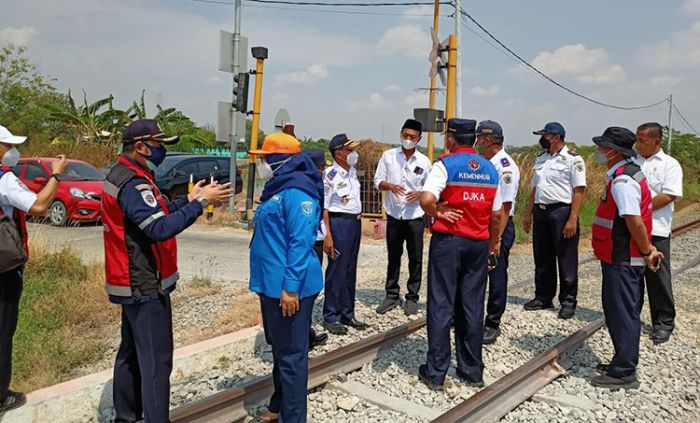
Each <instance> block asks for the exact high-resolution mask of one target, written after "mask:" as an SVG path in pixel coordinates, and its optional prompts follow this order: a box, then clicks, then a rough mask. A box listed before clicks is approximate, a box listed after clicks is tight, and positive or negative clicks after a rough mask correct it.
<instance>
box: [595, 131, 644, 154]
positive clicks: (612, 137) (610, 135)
mask: <svg viewBox="0 0 700 423" xmlns="http://www.w3.org/2000/svg"><path fill="white" fill-rule="evenodd" d="M636 139H637V137H636V136H635V135H634V133H633V132H632V131H630V130H629V129H627V128H622V127H619V126H611V127H609V128H607V129H606V130H605V132H603V135H601V136H599V137H593V143H594V144H595V145H597V146H599V147H608V148H612V149H613V150H615V151H618V152H619V153H620V154H622V155H623V156H626V157H633V156H636V155H637V152H636V151H634V148H633V147H634V143H635V141H636Z"/></svg>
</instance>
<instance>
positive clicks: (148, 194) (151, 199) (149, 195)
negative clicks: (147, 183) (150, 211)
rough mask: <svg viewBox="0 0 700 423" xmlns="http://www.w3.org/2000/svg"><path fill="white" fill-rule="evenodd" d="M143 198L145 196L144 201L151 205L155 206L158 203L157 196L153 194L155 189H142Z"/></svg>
mask: <svg viewBox="0 0 700 423" xmlns="http://www.w3.org/2000/svg"><path fill="white" fill-rule="evenodd" d="M141 198H143V202H144V203H146V205H147V206H149V207H155V206H157V205H158V201H157V200H156V196H155V195H153V191H151V190H148V191H141Z"/></svg>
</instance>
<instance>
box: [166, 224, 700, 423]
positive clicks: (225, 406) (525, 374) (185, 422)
mask: <svg viewBox="0 0 700 423" xmlns="http://www.w3.org/2000/svg"><path fill="white" fill-rule="evenodd" d="M696 228H700V219H698V220H696V221H693V222H690V223H687V224H684V225H680V226H678V227H676V228H674V229H673V235H674V236H678V235H681V234H683V233H685V232H688V231H691V230H693V229H696ZM593 261H595V258H587V259H585V260H583V261H581V262H580V265H583V264H586V263H590V262H593ZM699 264H700V256H698V257H695V258H694V259H692V260H690V261H689V262H688V263H686V264H685V265H684V266H682V267H681V268H679V269H678V270H677V271H676V273H677V274H679V273H683V272H685V271H687V270H689V269H691V268H693V267H695V266H697V265H699ZM532 280H533V279H532V278H530V279H526V280H523V281H519V282H516V283H514V284H511V285H510V287H509V289H515V288H518V287H521V286H523V285H526V284H528V283H532ZM425 325H426V318H421V319H417V320H415V321H413V322H411V323H408V324H404V325H401V326H397V327H395V328H393V329H390V330H388V331H386V332H383V333H378V334H376V335H373V336H370V337H368V338H365V339H362V340H360V341H357V342H355V343H352V344H349V345H346V346H344V347H341V348H339V349H336V350H334V351H331V352H329V353H326V354H324V355H321V356H318V357H315V358H312V359H310V360H309V382H308V389H309V390H311V389H314V388H317V387H319V386H322V385H324V384H326V383H328V382H331V381H332V380H333V379H334V376H335V375H336V374H340V373H348V372H352V371H355V370H358V369H360V368H362V366H364V365H365V364H366V363H370V362H372V361H374V360H375V359H376V358H377V357H378V355H379V354H380V353H381V352H382V351H383V350H385V349H388V348H391V346H392V345H394V344H395V343H397V342H399V341H400V340H402V339H403V338H405V337H406V336H408V335H410V334H412V333H414V332H416V331H419V330H421V329H422V328H423V327H425ZM604 325H605V319H604V318H599V319H596V320H594V321H592V322H590V323H589V324H587V325H586V326H584V327H583V328H581V329H579V330H578V331H576V332H575V333H573V334H572V335H570V336H569V337H568V338H566V339H564V340H563V341H561V342H559V343H558V344H556V345H554V346H552V347H551V348H549V349H548V350H546V351H544V352H542V353H541V354H539V355H537V356H535V357H534V358H532V359H531V360H529V361H528V362H526V363H525V364H523V365H522V366H520V367H518V368H517V369H515V370H514V371H512V372H510V373H508V374H507V375H505V376H503V377H502V378H500V379H498V380H497V381H496V382H494V383H492V384H490V385H489V386H487V387H486V388H484V389H482V390H480V391H478V392H477V393H475V394H474V395H472V396H471V397H469V398H468V399H466V400H465V401H463V402H462V403H460V404H458V405H457V406H455V407H453V408H452V409H450V410H448V411H447V412H445V413H444V414H442V415H440V416H439V417H437V418H436V419H434V420H433V422H434V423H453V422H466V421H468V422H486V421H495V420H499V419H500V418H502V417H503V416H505V415H506V414H507V413H508V412H510V411H511V410H513V409H515V408H516V407H517V406H518V405H520V404H521V403H523V402H524V401H526V400H527V399H529V398H530V397H532V395H534V394H535V393H536V392H537V391H539V390H540V389H542V388H543V387H544V386H546V385H547V384H549V383H550V382H551V381H553V380H554V379H556V378H558V377H560V376H561V375H563V374H564V373H566V369H568V368H570V366H571V365H572V364H573V363H572V361H571V357H573V355H574V353H575V352H576V351H577V350H578V349H579V348H580V347H581V346H582V345H583V344H584V343H585V342H586V340H588V339H589V338H590V337H591V336H592V335H593V334H595V333H596V332H597V331H598V330H599V329H600V328H602V327H603V326H604ZM272 391H273V386H272V377H271V376H266V377H263V378H260V379H257V380H254V381H252V382H250V383H247V384H245V385H242V386H240V387H236V388H231V389H227V390H224V391H221V392H218V393H216V394H214V395H212V396H209V397H206V398H203V399H200V400H197V401H194V402H191V403H188V404H185V405H182V406H180V407H178V408H176V409H174V410H173V411H172V412H171V420H172V421H173V422H174V423H204V422H211V423H233V422H242V421H244V420H245V419H246V418H248V412H247V408H248V407H251V406H253V405H255V404H259V403H260V402H262V401H264V400H265V399H266V398H268V397H269V396H270V395H271V394H272Z"/></svg>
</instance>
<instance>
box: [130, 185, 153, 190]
mask: <svg viewBox="0 0 700 423" xmlns="http://www.w3.org/2000/svg"><path fill="white" fill-rule="evenodd" d="M134 188H136V191H146V190H148V191H153V187H152V186H151V184H138V185H136V186H135V187H134Z"/></svg>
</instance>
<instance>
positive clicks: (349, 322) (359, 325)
mask: <svg viewBox="0 0 700 423" xmlns="http://www.w3.org/2000/svg"><path fill="white" fill-rule="evenodd" d="M340 323H342V324H344V325H345V326H350V327H351V328H355V329H357V330H365V329H367V328H368V327H369V325H368V324H367V323H364V322H361V321H359V320H357V319H356V318H354V317H353V318H352V319H340Z"/></svg>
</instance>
